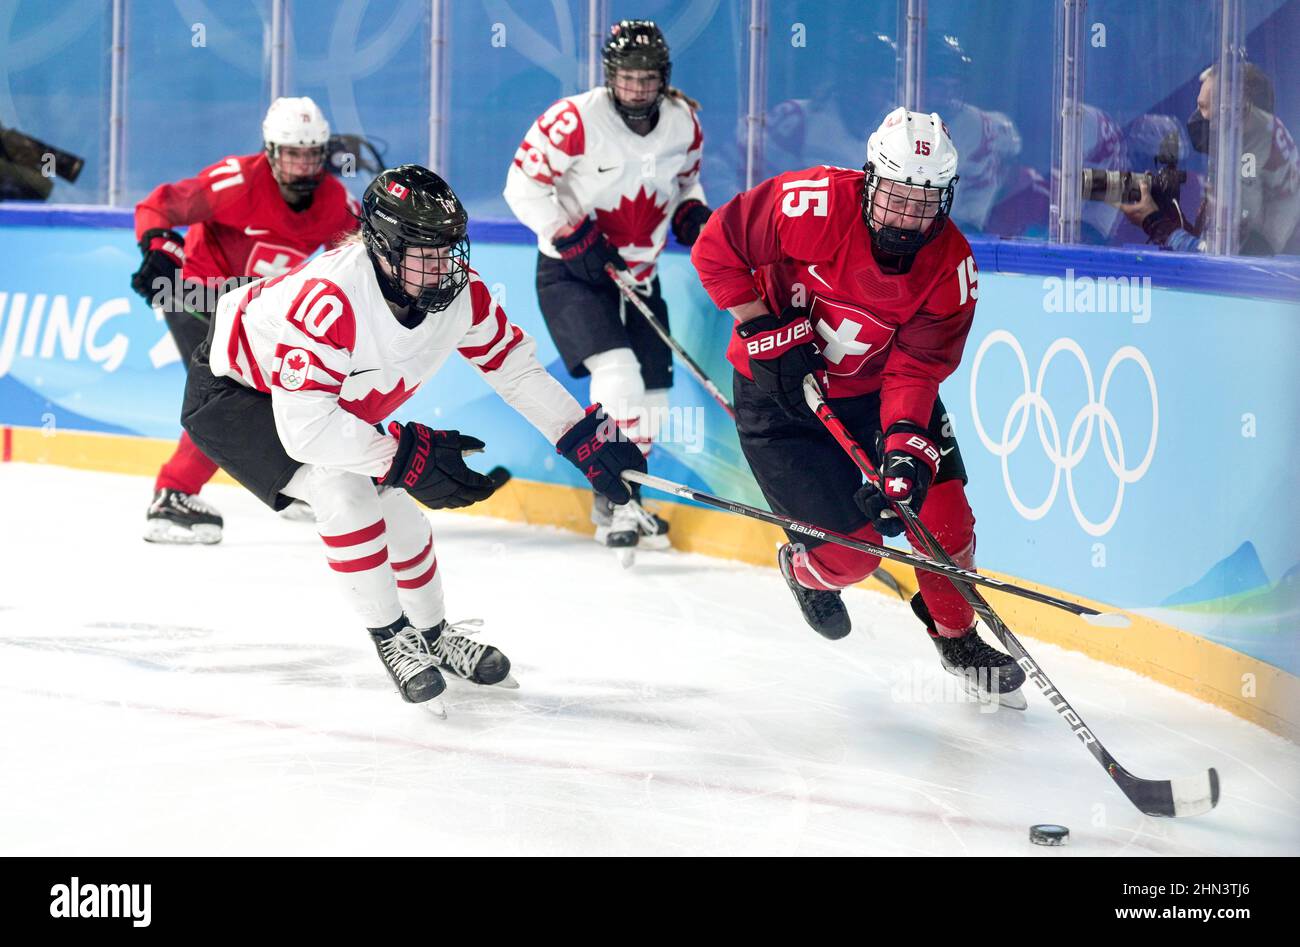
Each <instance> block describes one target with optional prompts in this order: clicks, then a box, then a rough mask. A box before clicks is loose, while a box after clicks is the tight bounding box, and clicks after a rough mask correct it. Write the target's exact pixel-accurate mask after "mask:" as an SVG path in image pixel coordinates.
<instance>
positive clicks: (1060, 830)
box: [1029, 825, 1070, 845]
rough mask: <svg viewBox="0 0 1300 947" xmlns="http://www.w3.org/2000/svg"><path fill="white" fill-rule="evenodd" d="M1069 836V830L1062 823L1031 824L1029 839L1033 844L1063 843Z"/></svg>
mask: <svg viewBox="0 0 1300 947" xmlns="http://www.w3.org/2000/svg"><path fill="white" fill-rule="evenodd" d="M1069 838H1070V830H1069V829H1067V828H1066V827H1065V826H1063V825H1031V826H1030V827H1029V841H1031V842H1033V843H1034V844H1035V845H1064V844H1065V843H1066V841H1068V840H1069Z"/></svg>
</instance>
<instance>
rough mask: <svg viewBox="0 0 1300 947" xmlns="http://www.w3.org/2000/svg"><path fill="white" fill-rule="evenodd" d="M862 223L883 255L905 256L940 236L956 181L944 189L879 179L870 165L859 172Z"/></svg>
mask: <svg viewBox="0 0 1300 947" xmlns="http://www.w3.org/2000/svg"><path fill="white" fill-rule="evenodd" d="M863 171H864V172H865V177H864V178H863V187H862V220H863V222H864V223H865V224H866V225H867V231H868V232H869V233H870V234H871V242H872V244H874V245H875V247H876V248H877V249H879V250H881V251H883V252H885V253H890V254H894V255H896V256H907V255H909V254H913V253H915V252H916V251H917V250H919V249H921V247H923V246H925V245H926V244H927V243H929V242H930V241H931V240H933V239H934V238H935V237H937V236H939V234H940V233H942V232H943V228H944V225H945V224H946V223H947V221H948V215H949V213H950V212H951V211H952V200H953V194H954V189H955V186H956V184H957V178H956V177H954V178H953V179H952V180H951V181H949V182H948V184H947V185H946V186H945V187H934V186H931V185H930V182H929V181H920V182H916V181H913V180H912V179H911V178H910V177H909V178H907V179H906V180H903V181H896V180H894V179H892V178H884V177H881V176H880V175H879V174H878V173H877V172H876V169H875V165H873V164H872V163H871V162H870V161H868V162H867V164H866V166H865V167H864V168H863Z"/></svg>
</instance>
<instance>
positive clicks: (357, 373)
mask: <svg viewBox="0 0 1300 947" xmlns="http://www.w3.org/2000/svg"><path fill="white" fill-rule="evenodd" d="M377 371H379V369H377V368H358V369H357V370H356V371H355V372H348V377H349V378H351V377H352V376H353V375H364V374H365V373H366V372H377Z"/></svg>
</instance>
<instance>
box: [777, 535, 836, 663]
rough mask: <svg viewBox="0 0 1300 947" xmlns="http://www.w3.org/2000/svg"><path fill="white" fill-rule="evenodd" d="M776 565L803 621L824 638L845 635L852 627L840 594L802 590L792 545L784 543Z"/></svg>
mask: <svg viewBox="0 0 1300 947" xmlns="http://www.w3.org/2000/svg"><path fill="white" fill-rule="evenodd" d="M776 561H777V564H778V565H780V567H781V575H782V576H784V577H785V584H786V585H788V586H789V587H790V592H791V593H792V594H793V595H794V600H795V601H796V602H798V603H799V610H800V611H801V612H803V617H804V621H806V622H807V623H808V625H809V627H811V628H812V630H813V631H815V632H817V634H819V635H821V636H822V637H823V638H829V639H831V640H832V641H837V640H839V639H840V638H843V637H844V636H845V635H847V634H848V633H849V632H850V631H851V630H852V629H853V625H852V623H851V622H850V620H849V610H848V609H847V608H845V607H844V601H843V599H842V598H841V597H840V593H839V592H827V591H823V590H821V589H809V588H805V587H804V586H803V585H801V584H800V583H799V580H798V579H796V578H795V575H794V545H793V544H791V543H786V544H785V545H784V546H782V547H781V548H780V549H779V550H777V554H776Z"/></svg>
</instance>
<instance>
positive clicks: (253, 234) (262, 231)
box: [244, 227, 271, 237]
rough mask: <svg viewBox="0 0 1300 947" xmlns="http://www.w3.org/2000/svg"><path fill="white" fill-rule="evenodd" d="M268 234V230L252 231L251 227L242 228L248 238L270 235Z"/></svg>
mask: <svg viewBox="0 0 1300 947" xmlns="http://www.w3.org/2000/svg"><path fill="white" fill-rule="evenodd" d="M270 232H271V231H269V230H254V229H253V228H252V227H245V228H244V233H246V234H248V235H249V236H250V237H256V236H257V235H258V234H263V233H270Z"/></svg>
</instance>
